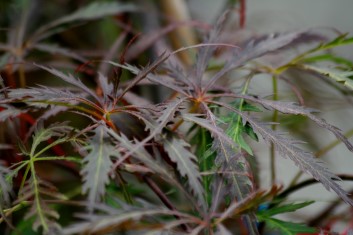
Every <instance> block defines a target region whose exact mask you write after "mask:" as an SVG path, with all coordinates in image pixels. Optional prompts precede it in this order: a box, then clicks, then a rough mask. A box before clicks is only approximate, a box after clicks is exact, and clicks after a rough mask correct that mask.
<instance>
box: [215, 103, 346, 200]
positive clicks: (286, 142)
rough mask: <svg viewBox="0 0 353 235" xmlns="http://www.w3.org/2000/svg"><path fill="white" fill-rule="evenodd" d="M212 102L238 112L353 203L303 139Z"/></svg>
mask: <svg viewBox="0 0 353 235" xmlns="http://www.w3.org/2000/svg"><path fill="white" fill-rule="evenodd" d="M212 103H214V104H217V105H220V106H223V107H225V108H226V109H228V110H230V111H233V112H236V113H238V114H239V115H241V116H242V118H244V119H245V120H246V121H248V122H249V123H250V124H251V126H252V127H253V128H254V130H255V131H256V132H257V133H259V134H260V135H261V136H262V137H263V139H264V140H265V141H266V142H267V143H268V144H271V143H272V144H273V145H274V147H275V150H276V151H277V152H278V153H279V154H280V155H282V156H283V157H288V158H289V159H291V160H292V161H293V162H294V163H295V165H297V166H298V167H299V168H300V169H301V170H302V171H303V172H305V173H307V174H310V175H311V176H313V177H314V179H316V180H317V181H319V182H321V183H322V185H323V186H324V187H325V188H326V189H327V190H330V189H331V190H333V191H334V192H335V193H336V194H337V195H338V196H339V197H341V198H342V200H343V201H345V202H346V203H348V204H350V205H353V201H352V200H351V199H350V198H349V197H348V196H347V192H346V191H345V190H343V189H342V187H341V186H340V185H339V184H338V183H336V182H335V180H340V178H339V177H337V176H336V175H335V174H333V173H332V172H330V171H329V170H328V169H327V167H325V166H324V164H323V163H322V162H321V161H319V160H318V159H316V158H315V157H314V156H313V154H312V153H309V152H307V151H305V150H303V149H301V148H299V147H298V144H299V143H302V141H297V140H292V139H290V138H287V137H285V136H283V135H282V134H280V133H278V132H276V131H273V130H271V129H270V128H268V127H267V125H266V124H264V123H261V122H258V121H255V120H253V119H252V118H250V117H249V116H248V115H246V114H245V113H240V112H239V111H238V110H236V109H234V108H233V107H232V106H230V105H228V104H225V103H222V102H217V101H212Z"/></svg>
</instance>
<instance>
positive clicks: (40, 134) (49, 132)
mask: <svg viewBox="0 0 353 235" xmlns="http://www.w3.org/2000/svg"><path fill="white" fill-rule="evenodd" d="M71 130H72V128H71V127H70V126H68V125H67V122H66V123H53V124H52V125H50V126H49V127H46V128H44V127H43V126H42V123H40V124H38V126H37V127H36V129H35V131H34V134H33V142H32V145H31V150H30V156H31V157H35V152H36V150H37V147H38V145H39V144H40V143H42V142H44V141H47V140H48V139H50V138H52V137H61V138H59V139H58V143H59V142H65V141H66V138H64V137H63V136H64V135H65V134H67V133H68V132H70V131H71Z"/></svg>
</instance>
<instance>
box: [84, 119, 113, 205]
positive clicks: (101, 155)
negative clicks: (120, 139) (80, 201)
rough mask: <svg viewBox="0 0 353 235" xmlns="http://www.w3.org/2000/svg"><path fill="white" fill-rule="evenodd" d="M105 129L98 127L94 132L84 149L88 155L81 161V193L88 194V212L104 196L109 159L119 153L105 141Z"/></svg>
mask: <svg viewBox="0 0 353 235" xmlns="http://www.w3.org/2000/svg"><path fill="white" fill-rule="evenodd" d="M107 137H108V136H107V135H106V134H105V129H104V127H102V126H101V125H99V126H98V127H97V128H96V129H95V130H94V136H93V137H92V138H91V139H90V140H89V142H88V145H87V146H86V147H85V149H86V150H88V151H89V154H88V155H87V156H85V158H84V159H83V163H84V167H83V169H82V170H81V175H82V176H83V181H84V183H83V185H82V193H84V194H85V193H88V203H89V204H88V205H89V210H90V211H92V209H93V206H94V204H95V203H97V202H99V201H100V200H101V199H102V197H103V196H104V194H105V187H106V185H107V184H108V182H109V173H110V171H111V169H112V165H113V162H112V160H111V157H113V156H115V157H117V156H118V154H119V152H118V151H117V150H116V149H115V148H114V146H113V145H112V144H109V141H108V140H107V139H108V138H107Z"/></svg>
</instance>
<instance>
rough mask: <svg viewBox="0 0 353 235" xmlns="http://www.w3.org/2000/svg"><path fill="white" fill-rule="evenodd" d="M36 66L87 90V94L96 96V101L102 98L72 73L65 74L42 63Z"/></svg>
mask: <svg viewBox="0 0 353 235" xmlns="http://www.w3.org/2000/svg"><path fill="white" fill-rule="evenodd" d="M36 66H37V67H39V68H42V69H44V70H46V71H48V72H49V73H51V74H53V75H55V76H57V77H59V78H61V79H62V80H64V81H65V82H67V83H70V84H72V85H74V86H76V87H78V88H80V89H82V90H83V91H84V92H86V93H87V94H89V95H90V96H92V97H93V98H95V100H96V101H98V102H100V101H101V100H100V98H99V97H98V96H97V95H96V94H95V93H94V91H92V90H91V89H90V88H88V87H87V86H86V85H85V84H83V82H82V81H81V80H80V79H77V78H74V77H73V76H72V75H71V74H65V73H63V72H61V71H59V70H57V69H54V68H48V67H45V66H42V65H36Z"/></svg>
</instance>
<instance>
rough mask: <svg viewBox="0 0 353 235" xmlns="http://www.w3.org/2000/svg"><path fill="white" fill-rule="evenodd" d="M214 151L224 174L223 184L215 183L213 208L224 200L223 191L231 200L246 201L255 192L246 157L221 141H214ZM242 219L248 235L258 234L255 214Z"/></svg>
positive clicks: (217, 163) (244, 216)
mask: <svg viewBox="0 0 353 235" xmlns="http://www.w3.org/2000/svg"><path fill="white" fill-rule="evenodd" d="M212 149H213V150H214V151H215V152H216V153H217V157H216V161H215V163H216V165H217V166H219V169H221V171H222V172H224V174H222V178H223V182H218V181H215V182H214V183H216V184H217V185H214V186H213V196H214V197H213V205H212V208H216V207H217V206H216V204H217V203H218V201H219V200H221V199H222V198H221V196H222V195H223V194H224V192H222V191H223V190H225V191H226V192H227V193H226V194H230V198H234V199H235V200H237V201H241V200H244V199H245V198H246V197H247V196H249V195H250V194H251V192H252V191H253V184H252V181H251V179H250V175H251V170H250V168H249V167H248V163H247V160H246V158H245V155H244V154H243V153H242V152H239V150H237V149H235V148H234V147H232V146H230V145H229V144H227V143H224V142H223V141H222V140H219V139H215V140H214V141H213V145H212ZM223 184H224V185H223ZM242 217H243V220H244V222H245V223H246V226H247V228H248V233H249V234H258V231H257V226H256V218H255V215H254V213H252V212H250V213H247V214H244V215H242Z"/></svg>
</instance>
